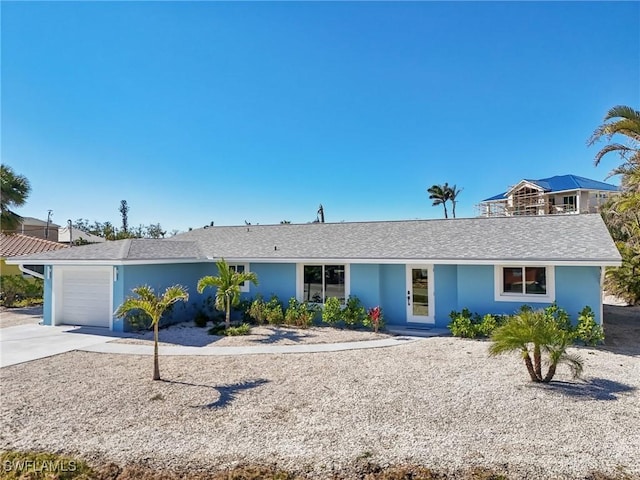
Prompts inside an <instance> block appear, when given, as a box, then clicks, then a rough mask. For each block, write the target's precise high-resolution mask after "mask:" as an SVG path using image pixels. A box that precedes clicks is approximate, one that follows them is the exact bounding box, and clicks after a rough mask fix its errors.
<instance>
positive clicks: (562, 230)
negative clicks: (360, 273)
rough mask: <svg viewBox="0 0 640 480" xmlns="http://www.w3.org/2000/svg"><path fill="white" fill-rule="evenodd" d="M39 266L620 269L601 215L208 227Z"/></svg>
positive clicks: (79, 250)
mask: <svg viewBox="0 0 640 480" xmlns="http://www.w3.org/2000/svg"><path fill="white" fill-rule="evenodd" d="M37 257H38V259H39V260H57V261H63V260H123V261H130V262H133V263H134V262H135V261H136V260H138V261H140V260H161V259H166V260H168V263H170V260H175V261H204V260H205V259H206V258H210V259H212V258H213V259H217V258H220V257H224V258H226V259H227V260H233V261H241V260H243V259H246V260H247V261H276V262H277V261H296V260H313V259H318V260H330V259H341V260H348V259H351V260H353V261H358V260H362V261H365V260H372V261H375V260H376V259H377V260H381V261H382V260H384V261H389V260H391V261H393V260H398V261H399V262H402V261H412V260H416V261H417V260H432V261H439V262H452V263H455V262H456V261H493V260H495V261H510V260H513V261H517V260H529V261H548V262H551V261H569V262H572V261H576V262H578V261H579V262H596V263H598V262H618V261H619V260H620V255H619V253H618V250H617V249H616V247H615V245H614V243H613V241H612V240H611V236H610V235H609V232H608V230H607V228H606V226H605V225H604V222H603V221H602V218H601V217H600V216H599V215H597V214H592V215H589V214H582V215H549V216H521V217H490V218H463V219H450V220H408V221H391V222H356V223H312V224H292V225H249V226H239V227H209V228H202V229H198V230H193V231H191V232H187V233H183V234H180V235H176V236H175V237H172V238H169V239H163V240H150V239H137V240H122V241H118V242H107V243H105V244H99V245H87V246H83V247H74V248H71V249H69V250H67V251H64V252H53V253H48V254H42V255H38V256H37Z"/></svg>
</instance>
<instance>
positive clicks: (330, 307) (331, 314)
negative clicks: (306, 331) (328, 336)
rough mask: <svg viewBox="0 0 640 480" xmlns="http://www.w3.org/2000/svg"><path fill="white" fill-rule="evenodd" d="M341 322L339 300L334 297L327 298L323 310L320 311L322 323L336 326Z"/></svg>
mask: <svg viewBox="0 0 640 480" xmlns="http://www.w3.org/2000/svg"><path fill="white" fill-rule="evenodd" d="M340 320H342V305H341V304H340V300H339V299H338V298H336V297H329V298H327V301H326V302H324V308H323V309H322V321H323V322H324V323H328V324H329V325H336V324H337V323H338V322H340Z"/></svg>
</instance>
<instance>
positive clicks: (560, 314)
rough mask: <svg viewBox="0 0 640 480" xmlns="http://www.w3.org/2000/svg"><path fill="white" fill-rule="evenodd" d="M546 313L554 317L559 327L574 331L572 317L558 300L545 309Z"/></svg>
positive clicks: (551, 317)
mask: <svg viewBox="0 0 640 480" xmlns="http://www.w3.org/2000/svg"><path fill="white" fill-rule="evenodd" d="M544 314H545V315H546V316H547V317H549V318H550V319H552V320H553V321H554V322H555V323H556V325H558V328H561V329H562V330H567V331H572V330H573V326H572V325H571V318H570V317H569V314H568V313H567V311H566V310H564V309H563V308H560V307H559V306H558V304H557V303H556V302H553V303H552V304H551V305H550V306H548V307H547V308H545V309H544Z"/></svg>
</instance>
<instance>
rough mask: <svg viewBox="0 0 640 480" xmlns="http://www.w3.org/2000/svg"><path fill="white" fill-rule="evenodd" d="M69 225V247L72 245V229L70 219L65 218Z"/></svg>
mask: <svg viewBox="0 0 640 480" xmlns="http://www.w3.org/2000/svg"><path fill="white" fill-rule="evenodd" d="M67 225H68V226H69V248H71V247H73V229H72V228H71V219H69V220H67Z"/></svg>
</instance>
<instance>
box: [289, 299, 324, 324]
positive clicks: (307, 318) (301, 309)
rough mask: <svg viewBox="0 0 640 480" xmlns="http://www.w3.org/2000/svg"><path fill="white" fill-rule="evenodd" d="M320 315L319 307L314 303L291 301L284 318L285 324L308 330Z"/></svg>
mask: <svg viewBox="0 0 640 480" xmlns="http://www.w3.org/2000/svg"><path fill="white" fill-rule="evenodd" d="M317 313H318V307H317V306H316V305H315V304H313V303H307V302H302V303H300V302H298V300H296V299H295V298H290V299H289V306H288V307H287V311H286V313H285V316H284V323H285V324H287V325H291V326H294V327H300V328H307V327H310V326H311V325H313V320H314V318H315V317H316V314H317Z"/></svg>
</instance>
